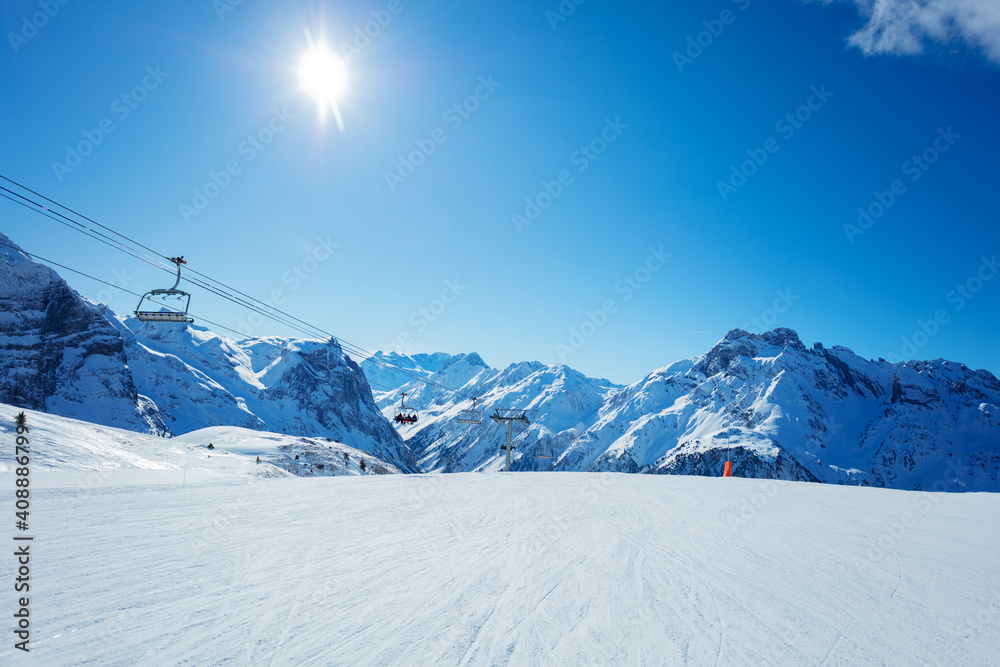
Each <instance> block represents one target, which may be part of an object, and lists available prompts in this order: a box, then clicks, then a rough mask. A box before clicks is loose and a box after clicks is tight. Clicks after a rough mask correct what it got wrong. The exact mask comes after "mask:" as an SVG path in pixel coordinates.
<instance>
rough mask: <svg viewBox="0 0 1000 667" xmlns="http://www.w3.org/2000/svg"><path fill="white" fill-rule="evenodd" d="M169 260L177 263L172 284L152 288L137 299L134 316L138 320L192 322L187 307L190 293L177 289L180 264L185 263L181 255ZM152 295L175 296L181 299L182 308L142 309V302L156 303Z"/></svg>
mask: <svg viewBox="0 0 1000 667" xmlns="http://www.w3.org/2000/svg"><path fill="white" fill-rule="evenodd" d="M169 259H170V261H171V262H173V263H174V264H176V265H177V280H175V281H174V286H173V287H170V288H168V289H154V290H150V291H148V292H146V293H145V294H143V295H142V297H141V298H140V299H139V305H137V306H136V307H135V316H136V318H138V320H139V321H140V322H176V323H179V324H190V323H191V322H194V318H193V317H188V307H189V306H190V305H191V295H190V294H188V293H187V292H185V291H184V290H179V289H177V286H178V285H179V284H180V282H181V264H187V262H185V261H184V258H183V257H170V258H169ZM154 297H167V298H177V299H179V300H183V302H184V310H183V311H181V310H179V309H178V310H166V311H164V310H143V309H142V304H143V302H149V303H150V307H152V305H153V304H158V302H157V301H156V300H155V298H154Z"/></svg>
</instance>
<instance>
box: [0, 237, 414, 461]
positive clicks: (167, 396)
mask: <svg viewBox="0 0 1000 667" xmlns="http://www.w3.org/2000/svg"><path fill="white" fill-rule="evenodd" d="M0 240H3V242H4V243H10V241H9V240H7V239H6V237H0ZM0 305H2V311H0V346H2V347H0V370H2V375H0V377H2V379H0V402H2V403H8V404H11V405H15V406H19V407H26V408H31V409H35V410H42V411H46V412H50V413H52V414H57V415H61V416H66V417H74V418H78V419H84V420H87V421H91V422H94V423H99V424H105V425H108V426H117V427H121V428H126V429H130V430H136V431H142V432H151V433H157V434H162V435H168V434H174V435H179V434H182V433H187V432H189V431H192V430H196V429H200V428H205V427H208V426H223V425H225V426H241V427H245V428H252V429H256V430H271V431H274V432H281V433H287V434H290V435H302V436H316V435H319V436H326V437H330V438H333V439H335V440H337V441H339V442H343V443H345V444H348V445H350V446H352V447H356V448H358V449H361V450H364V451H368V452H371V453H372V454H374V455H375V456H377V457H378V458H380V459H382V460H385V461H388V462H390V463H393V464H395V465H399V466H400V467H402V468H404V469H409V467H410V463H409V454H408V450H407V448H406V447H405V445H404V444H403V442H402V439H401V438H400V437H399V435H398V434H397V433H396V432H395V431H394V429H393V428H392V426H391V425H390V424H389V423H388V422H387V421H386V420H385V418H384V417H383V416H382V415H381V414H380V412H379V410H378V408H377V407H376V405H375V403H374V401H373V399H372V395H371V389H370V388H369V386H368V382H367V380H366V379H365V377H364V374H363V373H362V372H361V369H360V368H359V367H358V366H357V364H355V363H354V362H353V361H351V360H350V359H349V358H348V357H347V356H346V355H344V353H343V351H342V350H341V348H340V346H339V345H338V344H337V343H336V341H333V340H330V341H309V340H299V339H291V338H251V339H247V340H243V341H238V342H237V341H233V340H230V339H228V338H225V337H222V336H217V335H215V334H214V333H212V332H211V331H209V330H208V329H205V328H204V327H200V326H197V325H183V324H151V323H142V322H139V321H138V320H136V319H134V318H129V319H121V318H118V317H116V316H115V315H114V314H113V313H111V312H110V311H109V310H108V309H107V308H105V307H104V306H101V305H99V304H95V303H93V302H91V301H88V300H86V299H83V298H82V297H80V296H79V295H78V294H77V293H76V292H74V291H73V290H72V289H70V287H69V286H68V285H66V283H65V282H64V281H63V280H62V279H61V278H60V277H59V276H58V275H57V274H56V273H55V272H54V271H52V270H50V269H48V268H47V267H45V266H42V265H40V264H37V263H35V262H34V261H32V260H31V259H30V258H29V257H28V256H26V255H24V254H23V253H20V252H17V251H14V250H11V249H9V248H4V247H2V246H0Z"/></svg>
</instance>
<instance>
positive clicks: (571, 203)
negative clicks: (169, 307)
mask: <svg viewBox="0 0 1000 667" xmlns="http://www.w3.org/2000/svg"><path fill="white" fill-rule="evenodd" d="M673 4H675V3H638V2H634V3H610V2H600V1H598V0H587V1H586V2H584V3H582V4H580V5H575V4H573V3H572V2H571V0H567V2H564V3H563V4H562V5H561V6H562V9H563V13H562V14H560V13H558V12H559V11H560V3H559V2H557V1H556V0H550V1H548V2H527V1H522V2H517V1H515V2H506V3H485V2H464V3H445V2H439V1H434V0H400V1H399V3H398V4H394V3H391V2H389V0H382V1H375V2H338V3H327V4H323V3H316V2H287V3H264V2H257V1H255V0H244V1H243V2H242V3H240V4H238V5H235V6H232V5H230V4H228V3H227V2H226V0H218V2H215V3H213V2H212V1H211V0H199V1H198V2H188V1H181V2H175V3H134V2H124V1H109V2H103V3H99V4H95V3H84V2H80V1H79V0H70V1H69V2H67V3H66V4H59V3H58V2H52V3H51V4H49V3H46V2H44V1H43V2H38V1H37V0H36V1H35V2H26V1H20V0H11V1H9V2H4V4H3V7H2V10H0V11H2V28H3V32H4V34H5V36H6V39H5V40H4V44H3V45H2V48H0V54H2V55H0V90H2V91H3V94H2V95H0V120H2V122H3V126H4V128H5V132H4V133H3V134H2V136H0V173H2V174H3V175H5V176H7V177H9V178H13V179H15V180H17V181H19V182H22V183H24V184H25V185H28V186H29V187H32V188H34V189H36V190H38V191H39V192H41V193H43V194H45V195H47V196H49V197H51V198H53V199H55V200H57V201H60V202H62V203H64V204H67V205H69V206H72V207H73V208H76V209H77V210H79V211H81V212H83V213H85V214H87V215H89V216H90V217H93V218H94V219H95V220H97V221H99V222H101V223H103V224H106V225H108V226H110V227H113V228H114V229H116V230H119V231H121V232H123V233H125V234H128V235H130V236H132V237H133V238H135V239H137V240H139V241H141V242H142V243H144V244H146V245H148V246H150V247H152V248H154V249H156V250H158V251H160V252H162V253H164V254H167V255H176V254H181V255H184V256H185V257H186V258H187V259H188V261H189V262H190V266H191V267H192V268H194V269H196V270H198V271H201V272H203V273H205V274H208V275H209V276H212V277H213V278H217V279H219V280H222V281H223V282H226V283H228V284H230V285H232V286H234V287H237V288H239V289H240V290H242V291H244V292H246V293H248V294H251V295H254V296H255V297H257V298H260V299H265V300H266V299H269V298H271V297H272V295H273V296H277V297H278V299H279V300H280V302H281V307H282V308H283V309H285V310H287V311H289V312H291V313H292V314H294V315H296V316H298V317H300V318H303V319H305V320H308V321H310V322H312V323H315V324H316V325H317V326H319V327H321V328H323V329H325V330H327V331H331V332H333V333H335V334H336V335H338V336H340V337H342V338H344V339H346V340H347V341H350V342H352V343H354V344H357V345H360V346H363V347H365V348H367V349H370V350H374V349H389V348H395V349H397V350H399V351H402V352H407V353H411V352H432V351H448V352H464V351H476V352H479V353H480V354H482V356H483V358H484V359H485V360H486V361H487V362H488V363H490V364H491V365H493V366H505V365H507V364H509V363H512V362H515V361H521V360H535V359H537V360H540V361H543V362H547V363H557V362H564V363H566V364H568V365H570V366H572V367H574V368H577V369H579V370H581V371H582V372H584V373H586V374H588V375H592V376H600V377H607V378H609V379H611V380H613V381H616V382H622V383H627V382H633V381H636V380H638V379H640V378H641V377H642V376H643V375H644V374H645V373H647V372H649V371H651V370H653V369H654V368H656V367H659V366H662V365H664V364H667V363H670V362H672V361H674V360H677V359H680V358H684V357H689V356H695V355H697V354H700V353H702V352H704V351H705V350H707V349H708V348H709V347H710V346H711V345H712V344H713V343H714V342H715V341H717V340H718V339H719V338H720V337H721V336H723V335H724V334H725V333H726V331H728V330H729V329H730V328H733V327H744V326H749V327H756V326H760V327H762V328H772V327H774V326H787V327H791V328H793V329H796V330H797V331H798V332H799V334H800V335H801V337H802V338H803V341H804V342H805V343H806V344H807V345H811V344H812V343H813V342H814V341H822V342H823V343H824V344H826V345H828V346H829V345H833V344H842V345H846V346H848V347H851V348H852V349H854V350H855V351H856V352H857V353H859V354H861V355H863V356H865V357H872V358H875V357H890V356H891V355H897V356H899V357H901V358H911V357H912V358H918V359H931V358H937V357H944V358H948V359H952V360H956V361H962V362H964V363H967V364H969V365H970V366H972V367H975V368H987V369H989V370H991V371H992V372H994V373H998V374H1000V351H998V349H997V346H996V340H997V335H996V331H997V327H998V324H1000V322H998V317H997V313H1000V279H994V274H995V273H996V271H997V269H995V268H993V265H992V263H991V262H990V261H987V262H986V263H985V264H984V263H983V258H986V259H987V260H991V258H992V257H993V256H994V255H995V254H1000V226H998V224H997V220H998V212H1000V211H998V208H1000V206H998V203H997V197H996V194H995V193H996V191H997V186H996V177H997V173H998V172H997V163H996V160H997V158H996V155H997V149H998V147H1000V129H998V124H997V111H996V109H997V102H998V100H1000V87H998V84H1000V68H998V63H1000V44H998V43H997V41H1000V40H998V39H997V38H996V37H995V36H996V35H998V34H1000V19H998V17H997V16H996V15H993V14H991V10H988V9H982V8H981V11H980V12H979V13H978V14H977V13H975V12H972V13H970V12H968V11H965V9H967V8H968V6H969V3H968V2H967V1H966V0H933V1H931V0H925V1H921V2H916V3H905V4H900V5H899V6H898V7H897V11H889V12H883V13H882V14H880V15H879V16H880V18H877V19H874V20H873V19H872V18H871V17H870V10H869V9H868V6H869V5H870V3H868V2H863V1H862V2H859V3H858V4H854V3H851V2H841V3H827V4H819V3H808V4H803V3H801V2H793V1H791V0H789V1H787V2H784V1H782V2H773V3H763V2H756V1H751V2H746V0H739V2H731V1H729V0H726V1H722V0H720V1H718V2H711V3H677V4H683V5H684V6H678V7H674V6H672V5H673ZM661 5H666V6H661ZM887 5H888V6H890V7H892V6H893V3H891V2H889V3H887ZM570 8H573V11H572V13H570V12H569V11H568V9H570ZM963 8H964V9H963ZM390 10H395V13H392V11H390ZM46 11H47V12H48V14H49V15H50V16H48V15H44V12H46ZM373 12H374V14H373ZM387 17H388V19H389V20H387ZM376 19H381V20H382V23H383V24H384V25H381V26H377V30H376V27H373V26H374V25H375V24H372V25H368V26H367V27H368V28H369V32H371V33H373V34H374V33H376V32H377V34H375V36H374V37H371V38H369V39H368V41H367V42H365V41H363V40H361V41H356V36H357V35H358V33H359V31H363V30H364V29H365V27H366V24H369V22H371V21H374V20H376ZM37 25H41V27H39V28H37V29H36V30H32V27H35V26H37ZM920 26H924V28H920ZM927 26H930V27H929V28H928V27H927ZM306 30H308V31H309V32H310V34H311V35H312V37H313V39H314V40H316V41H323V42H325V43H327V44H329V45H330V47H331V48H332V49H333V50H335V51H337V52H340V51H341V49H342V46H343V45H345V44H354V45H355V46H354V49H355V50H354V51H353V52H352V53H351V57H350V62H349V64H348V66H347V68H348V71H349V82H348V85H347V89H346V90H345V92H344V93H343V95H342V96H341V98H340V99H339V100H338V106H339V109H340V111H341V114H342V117H343V119H344V123H345V130H344V131H343V132H340V131H338V130H337V127H336V124H335V123H334V122H333V119H332V117H330V116H329V115H327V116H326V117H325V118H321V115H320V114H319V113H318V110H317V107H318V105H317V103H316V101H315V100H314V99H312V98H311V97H310V96H309V95H308V94H306V93H305V92H304V91H303V90H302V88H301V85H300V82H299V76H298V64H299V62H300V60H301V58H302V56H303V55H304V53H305V51H306V37H305V31H306ZM713 33H715V34H713ZM699 41H700V42H701V45H700V46H699V45H698V42H699ZM692 44H694V45H695V46H692ZM675 54H680V55H675ZM682 56H683V57H682ZM484 82H485V83H484ZM817 92H818V93H819V94H817ZM477 93H478V98H477V97H476V95H477ZM123 96H124V100H123V99H122V98H123ZM455 105H459V109H460V111H459V110H455ZM810 106H811V108H810ZM787 114H792V117H791V119H788V118H786V115H787ZM796 114H797V115H798V117H797V118H796ZM102 128H103V130H102ZM109 129H110V131H105V130H109ZM97 137H100V141H99V142H98V141H96V138H97ZM435 139H436V140H435ZM81 143H83V144H84V146H83V151H85V152H88V153H89V154H88V155H86V156H82V157H80V159H79V161H76V160H75V159H74V158H73V157H72V156H71V155H68V152H69V151H70V149H75V148H76V147H79V146H80V145H81ZM87 144H93V145H92V146H88V145H87ZM431 146H433V151H431V150H430V147H431ZM421 147H423V148H421ZM88 149H89V150H88ZM584 149H586V150H584ZM414 151H417V153H416V154H414ZM413 155H415V159H414V160H413V161H414V162H419V163H420V164H419V165H417V166H415V167H414V168H413V169H412V174H411V173H410V171H409V169H408V167H405V166H404V167H403V168H402V169H400V159H401V156H402V157H403V158H405V159H406V160H407V161H410V158H411V157H412V156H413ZM922 155H923V156H924V157H925V158H926V159H928V160H931V159H933V163H932V164H929V163H925V162H921V163H920V164H917V163H914V162H913V161H912V158H913V157H914V156H918V157H920V156H922ZM754 157H756V159H757V163H760V164H757V163H754V162H753V161H752V160H753V159H754ZM765 158H766V159H765ZM923 159H924V158H921V160H923ZM748 161H750V162H748ZM71 164H73V165H75V166H70V165H71ZM60 165H62V166H60ZM227 166H228V167H229V168H230V169H231V170H232V173H230V174H226V175H220V174H222V173H223V172H225V171H226V169H227ZM734 168H735V169H736V170H737V171H739V170H742V171H743V172H744V173H743V174H742V175H737V176H734V174H733V169H734ZM213 174H214V175H215V176H214V179H215V181H216V182H217V183H219V184H224V187H213V186H212V182H213ZM387 174H395V176H387ZM746 174H750V175H749V176H747V175H746ZM560 178H562V179H563V182H562V183H560V182H559V181H560ZM894 181H895V182H897V183H895V187H896V192H897V194H892V189H893V184H894ZM720 183H727V184H728V187H721V188H720ZM206 187H207V194H211V195H213V196H212V197H211V198H208V197H206V198H205V199H204V200H200V199H199V197H200V196H203V195H205V194H206ZM720 190H721V192H720ZM199 193H201V194H199ZM553 194H554V195H555V196H553ZM526 199H527V200H529V201H527V202H526ZM880 199H881V201H879V200H880ZM890 199H891V202H890ZM532 202H533V203H534V206H538V209H537V210H534V209H533V208H532ZM196 204H198V205H203V206H202V208H201V209H200V210H199V209H197V208H196ZM185 207H190V208H189V209H188V208H185ZM859 208H861V209H862V210H866V211H868V212H869V214H870V215H871V216H872V217H871V218H870V222H869V221H868V220H867V219H862V222H864V228H862V227H861V226H858V225H857V221H858V218H859V212H858V209H859ZM192 211H196V212H194V213H192ZM516 216H520V217H516ZM529 217H533V219H531V220H529ZM529 222H530V224H528V223H529ZM845 225H847V226H848V227H847V228H846V229H845ZM851 225H854V226H855V227H854V228H852V227H851ZM0 231H3V232H4V233H6V234H7V235H9V236H10V237H11V238H12V239H13V240H14V241H15V242H17V243H19V244H20V245H22V246H23V247H24V248H25V249H26V250H28V251H29V252H35V253H37V254H39V255H41V256H43V257H47V258H50V259H52V260H55V261H58V262H61V263H64V264H67V265H69V266H72V267H73V268H77V269H79V270H82V271H86V272H88V273H90V274H92V275H94V276H97V277H99V278H102V279H104V280H108V281H112V282H116V283H121V284H124V285H125V286H126V287H127V288H128V289H131V290H133V291H138V292H143V291H145V290H147V289H150V288H153V287H166V286H169V284H170V282H171V281H170V279H169V278H168V277H167V276H166V274H164V273H162V272H157V271H156V270H155V269H153V268H152V267H149V266H148V265H145V264H142V263H141V262H138V261H137V260H134V259H132V258H130V257H128V256H126V255H124V254H121V253H118V252H116V251H114V250H112V249H110V248H108V247H106V246H103V245H100V244H97V243H95V242H92V241H90V240H88V239H86V238H84V237H83V236H81V235H79V234H76V233H74V232H72V231H70V230H68V229H66V228H65V227H61V226H59V225H57V224H55V223H53V222H51V221H49V220H47V219H45V218H43V217H40V216H38V215H36V214H34V213H31V212H29V211H27V210H24V209H23V208H20V207H18V206H15V205H14V204H12V203H10V202H8V201H7V200H0ZM64 277H65V278H66V279H67V280H68V281H69V282H70V284H71V285H72V286H73V287H74V288H76V289H77V290H78V291H80V292H81V293H82V294H84V295H85V296H88V297H91V298H97V299H100V300H102V301H105V302H109V303H110V305H111V307H112V308H114V309H115V310H116V311H117V312H119V313H122V314H126V313H129V312H131V311H132V310H133V309H134V307H135V303H134V302H135V299H134V298H133V297H132V296H130V295H123V294H121V293H118V294H114V293H111V292H110V291H109V290H108V289H107V288H106V287H105V286H104V285H101V284H98V283H95V282H93V281H89V280H87V279H85V278H82V277H79V276H75V275H72V274H68V273H65V272H64ZM996 277H997V278H1000V276H996ZM190 291H191V292H192V294H193V298H192V303H191V311H192V312H193V313H194V314H195V315H196V316H201V317H204V318H207V319H211V320H213V321H215V322H218V323H221V324H223V325H225V326H227V327H232V328H236V329H244V330H246V331H250V332H252V333H254V334H261V335H263V334H279V335H285V334H290V333H293V332H290V331H289V330H287V329H285V328H284V327H282V326H281V325H277V324H272V323H269V322H267V321H265V322H264V323H258V322H251V321H248V320H247V316H248V313H247V312H246V311H243V310H241V309H239V308H237V307H235V306H233V305H231V304H229V303H227V302H225V301H222V300H220V299H218V298H216V297H214V296H213V295H211V294H208V293H205V292H204V291H202V290H200V289H199V288H195V287H192V288H191V290H190ZM935 318H936V321H935ZM223 333H225V332H223Z"/></svg>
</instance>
